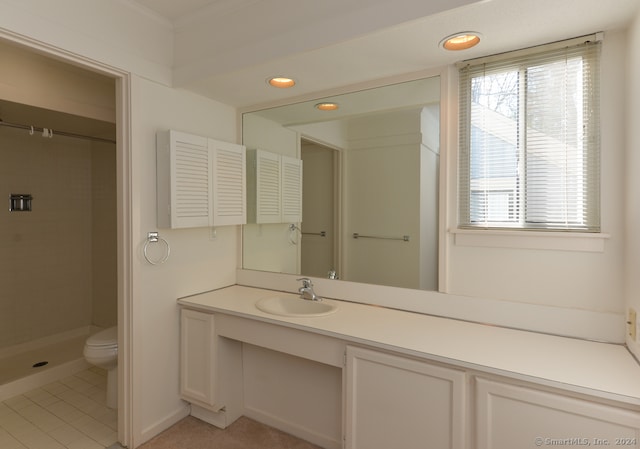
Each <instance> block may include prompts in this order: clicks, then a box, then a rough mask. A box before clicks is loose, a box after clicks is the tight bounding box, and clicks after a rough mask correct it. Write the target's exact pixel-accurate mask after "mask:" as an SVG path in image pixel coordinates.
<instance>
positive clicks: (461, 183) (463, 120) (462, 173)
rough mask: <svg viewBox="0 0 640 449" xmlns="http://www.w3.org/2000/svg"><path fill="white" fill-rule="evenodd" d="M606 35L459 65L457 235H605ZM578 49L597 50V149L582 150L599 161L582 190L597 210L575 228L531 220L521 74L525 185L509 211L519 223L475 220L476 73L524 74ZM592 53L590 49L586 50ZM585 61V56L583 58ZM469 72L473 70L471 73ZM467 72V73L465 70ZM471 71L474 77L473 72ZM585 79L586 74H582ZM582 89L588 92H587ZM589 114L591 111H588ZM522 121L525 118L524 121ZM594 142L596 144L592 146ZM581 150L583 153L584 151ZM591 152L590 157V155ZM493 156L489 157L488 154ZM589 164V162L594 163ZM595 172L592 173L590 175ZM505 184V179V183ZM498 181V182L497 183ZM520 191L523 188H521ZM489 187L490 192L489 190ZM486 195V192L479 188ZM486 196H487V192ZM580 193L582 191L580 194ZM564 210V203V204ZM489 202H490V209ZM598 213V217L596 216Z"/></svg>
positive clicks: (521, 175) (520, 148) (521, 176)
mask: <svg viewBox="0 0 640 449" xmlns="http://www.w3.org/2000/svg"><path fill="white" fill-rule="evenodd" d="M601 41H602V36H601V34H600V33H598V34H595V35H590V36H584V37H581V38H576V39H572V40H570V41H563V42H558V43H554V44H547V45H544V46H539V47H534V48H531V49H524V50H519V51H516V52H510V53H505V54H501V55H495V56H490V57H486V58H480V59H477V60H471V61H464V62H462V63H460V64H458V69H459V71H460V72H459V73H460V75H461V76H460V86H459V89H460V97H459V106H460V111H459V118H460V134H459V145H460V147H459V158H458V170H459V172H458V174H459V177H458V189H459V190H458V221H457V229H458V231H459V232H458V234H460V235H462V234H466V233H464V232H462V231H465V230H485V231H487V230H496V231H500V232H503V231H506V232H515V231H523V232H531V231H538V232H537V233H536V234H539V233H547V232H549V231H556V232H557V231H562V232H570V233H600V232H601V217H600V166H599V163H600V139H599V126H600V123H599V122H600V119H599V107H600V104H599V70H600V47H601V45H600V44H601ZM579 47H585V48H590V49H595V59H594V65H593V66H589V67H588V69H589V70H591V72H589V73H588V74H589V76H588V77H587V78H588V80H589V82H591V79H592V77H593V76H594V75H593V74H594V73H595V85H591V86H589V88H590V89H592V90H591V92H592V95H593V97H592V99H593V102H592V103H589V104H590V105H595V107H596V108H595V109H596V110H595V114H593V112H590V114H591V115H589V117H590V118H591V119H592V120H591V126H595V128H594V130H591V129H589V132H594V135H595V136H597V139H596V142H595V146H594V147H593V148H584V151H585V154H589V155H590V156H589V157H592V158H596V159H597V165H596V167H595V168H594V167H591V166H589V170H592V171H593V173H592V174H589V177H590V178H589V181H590V182H591V184H588V185H587V187H586V188H585V189H584V192H585V193H584V194H585V195H588V196H589V197H588V199H587V200H585V202H584V204H587V205H588V206H590V207H591V209H592V210H593V211H592V212H589V213H588V214H587V216H586V219H585V222H586V224H583V225H580V226H576V225H575V224H569V225H566V224H565V225H564V226H562V225H558V224H550V223H549V222H546V223H542V224H540V223H534V222H527V218H526V217H527V207H529V210H531V208H530V206H527V198H526V192H527V184H526V183H527V179H526V173H525V172H526V156H525V155H526V151H527V149H526V144H525V143H522V142H520V140H522V141H524V140H525V139H526V137H525V136H526V132H527V128H526V126H527V116H526V111H525V110H524V108H525V107H526V106H525V103H526V89H523V87H524V82H525V81H524V77H523V76H519V77H518V78H519V80H518V83H519V86H518V93H517V95H518V103H519V104H518V118H517V127H518V132H519V133H520V134H519V137H518V138H517V139H518V143H517V144H516V151H517V155H518V157H521V156H522V160H519V161H518V163H517V170H518V175H517V176H516V178H514V179H516V181H515V183H516V184H517V183H518V182H520V183H522V185H520V186H518V187H517V189H516V190H514V192H515V194H516V198H515V200H513V203H516V204H517V203H518V202H519V201H521V202H522V206H519V207H517V209H516V210H514V211H508V212H509V213H510V214H512V215H519V216H520V217H519V218H518V221H517V223H515V224H514V223H513V222H511V223H509V222H506V223H501V222H492V221H487V220H486V218H487V217H484V218H485V220H484V221H479V222H473V221H472V210H471V206H472V197H473V195H474V194H476V193H477V192H474V191H473V188H472V183H473V179H474V178H473V172H472V164H471V161H470V158H471V155H472V150H471V148H470V146H471V139H472V130H473V126H472V120H471V105H472V93H471V89H472V87H471V86H472V80H473V79H474V77H475V78H477V77H478V75H477V74H476V73H475V72H478V70H479V67H483V66H486V65H489V67H490V70H493V69H494V68H495V67H496V63H497V65H498V68H499V69H500V70H504V71H506V70H507V69H508V68H509V67H510V68H512V69H513V70H514V71H515V70H517V71H518V72H519V73H520V75H522V73H524V72H523V71H526V70H528V69H529V67H530V66H531V63H532V61H535V60H536V59H537V58H538V56H540V55H542V56H543V57H546V55H549V54H551V55H552V59H550V60H549V61H553V60H554V59H553V58H556V57H557V59H558V60H560V58H561V53H562V51H564V50H565V49H568V50H571V52H572V54H573V51H574V49H576V48H579ZM587 51H592V50H587ZM583 57H584V56H583ZM470 68H471V70H470ZM463 71H466V72H463ZM469 72H471V73H469ZM583 78H584V76H583ZM583 91H584V90H583ZM589 110H590V111H591V109H589ZM585 115H586V113H583V114H582V116H585ZM522 117H524V119H522ZM591 143H593V142H591ZM581 151H582V150H581ZM587 151H589V152H592V153H586V152H587ZM487 154H489V153H487ZM590 163H591V162H590ZM590 173H591V172H590ZM480 182H484V183H485V184H486V183H487V182H491V178H490V177H484V178H481V181H480ZM503 183H504V180H503ZM498 184H499V182H497V181H496V185H498ZM518 189H519V190H518ZM488 191H489V189H487V190H486V192H488ZM480 192H482V189H481V190H480ZM486 192H485V193H486ZM581 193H582V192H581ZM563 205H564V206H566V203H565V204H563ZM489 206H490V204H488V203H487V207H489ZM593 214H595V215H593Z"/></svg>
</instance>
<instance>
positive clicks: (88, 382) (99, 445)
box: [0, 367, 118, 449]
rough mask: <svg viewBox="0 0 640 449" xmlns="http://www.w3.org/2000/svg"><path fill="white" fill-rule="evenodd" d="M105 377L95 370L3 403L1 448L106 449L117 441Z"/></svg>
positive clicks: (114, 420)
mask: <svg viewBox="0 0 640 449" xmlns="http://www.w3.org/2000/svg"><path fill="white" fill-rule="evenodd" d="M106 384H107V377H106V372H105V371H104V370H101V369H100V368H96V367H91V368H89V369H88V370H85V371H81V372H79V373H77V374H75V375H73V376H70V377H67V378H64V379H62V380H60V381H57V382H53V383H50V384H48V385H45V386H43V387H41V388H37V389H35V390H32V391H30V392H27V393H25V394H22V395H19V396H15V397H13V398H10V399H7V400H5V401H4V402H0V448H2V449H104V448H107V447H110V446H112V445H113V444H114V443H115V442H116V441H117V439H118V435H117V425H118V418H117V412H116V411H115V410H112V409H110V408H108V407H106V405H105V389H106Z"/></svg>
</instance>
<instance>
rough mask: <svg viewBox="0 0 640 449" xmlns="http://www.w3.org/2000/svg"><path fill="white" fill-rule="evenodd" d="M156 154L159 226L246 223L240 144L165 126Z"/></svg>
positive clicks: (243, 158)
mask: <svg viewBox="0 0 640 449" xmlns="http://www.w3.org/2000/svg"><path fill="white" fill-rule="evenodd" d="M156 158H157V161H156V170H157V172H156V174H157V220H158V227H160V228H193V227H207V226H224V225H236V224H244V223H246V168H245V166H246V152H245V147H244V146H242V145H237V144H233V143H229V142H221V141H218V140H214V139H208V138H206V137H202V136H196V135H192V134H187V133H183V132H179V131H174V130H169V131H163V132H159V133H158V134H157V147H156Z"/></svg>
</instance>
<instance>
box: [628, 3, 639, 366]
mask: <svg viewBox="0 0 640 449" xmlns="http://www.w3.org/2000/svg"><path fill="white" fill-rule="evenodd" d="M627 38H628V41H629V44H628V49H627V54H626V56H627V62H626V64H627V70H626V76H627V77H626V80H625V81H626V82H625V85H626V89H627V90H626V112H627V117H626V120H625V125H626V127H627V132H626V136H627V142H626V149H627V151H626V155H625V156H626V162H627V163H626V177H625V179H626V185H625V193H626V195H625V197H626V236H625V237H626V242H625V243H626V245H625V247H626V257H625V275H626V276H625V279H626V282H625V286H626V299H627V306H628V307H633V308H634V309H635V310H636V312H638V311H640V276H638V273H639V272H640V232H638V231H639V230H640V176H638V172H639V171H640V151H638V150H640V126H638V124H640V82H639V80H640V12H639V13H638V15H637V16H636V18H635V20H634V22H633V25H632V26H631V27H630V29H629V30H628V33H627ZM638 339H640V336H639V337H636V341H635V342H634V341H632V340H631V339H630V338H629V337H627V345H628V346H629V348H630V349H631V350H632V351H633V352H634V354H635V355H636V357H638V358H640V344H639V343H638Z"/></svg>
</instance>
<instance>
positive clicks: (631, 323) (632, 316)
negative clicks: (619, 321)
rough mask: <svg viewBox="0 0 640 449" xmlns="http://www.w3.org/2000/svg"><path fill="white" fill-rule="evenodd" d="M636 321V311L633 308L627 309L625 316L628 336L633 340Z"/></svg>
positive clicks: (634, 338)
mask: <svg viewBox="0 0 640 449" xmlns="http://www.w3.org/2000/svg"><path fill="white" fill-rule="evenodd" d="M636 326H637V321H636V311H635V309H631V308H630V309H629V315H628V318H627V329H628V334H629V337H631V339H632V340H633V341H636V329H637V327H636Z"/></svg>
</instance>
